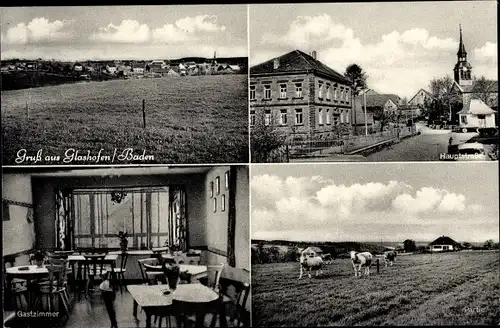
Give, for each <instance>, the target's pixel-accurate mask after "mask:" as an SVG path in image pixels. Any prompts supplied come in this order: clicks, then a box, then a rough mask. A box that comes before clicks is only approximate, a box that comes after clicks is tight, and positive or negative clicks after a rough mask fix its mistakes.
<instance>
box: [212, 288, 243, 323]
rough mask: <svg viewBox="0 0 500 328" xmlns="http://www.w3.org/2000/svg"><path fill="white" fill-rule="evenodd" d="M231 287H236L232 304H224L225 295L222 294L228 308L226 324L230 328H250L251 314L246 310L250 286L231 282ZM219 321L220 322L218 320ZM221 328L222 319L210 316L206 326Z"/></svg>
mask: <svg viewBox="0 0 500 328" xmlns="http://www.w3.org/2000/svg"><path fill="white" fill-rule="evenodd" d="M231 285H232V286H234V287H235V290H236V297H235V298H234V299H231V302H224V298H225V297H224V296H225V294H222V293H221V295H222V298H223V301H222V302H223V304H224V306H225V307H226V309H227V308H229V310H228V311H226V313H227V315H226V324H228V326H229V327H250V313H249V312H248V311H247V310H246V306H247V302H248V296H249V295H250V284H248V283H244V282H239V281H231ZM218 319H219V320H218ZM214 325H215V326H216V327H220V326H221V324H220V318H217V317H215V316H212V315H209V317H208V318H206V320H205V326H207V327H208V326H210V327H213V326H214Z"/></svg>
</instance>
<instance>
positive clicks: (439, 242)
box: [429, 236, 458, 246]
mask: <svg viewBox="0 0 500 328" xmlns="http://www.w3.org/2000/svg"><path fill="white" fill-rule="evenodd" d="M456 244H458V243H457V242H456V241H454V240H453V239H451V238H450V237H448V236H441V237H439V238H437V239H436V240H434V241H433V242H430V243H429V245H430V246H432V245H456Z"/></svg>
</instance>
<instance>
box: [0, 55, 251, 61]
mask: <svg viewBox="0 0 500 328" xmlns="http://www.w3.org/2000/svg"><path fill="white" fill-rule="evenodd" d="M185 58H203V59H213V58H210V57H204V56H194V55H193V56H192V55H190V56H181V57H175V58H174V59H171V58H154V59H151V58H148V59H137V58H136V59H122V58H118V59H117V58H107V59H81V60H57V59H53V58H50V59H44V58H41V57H37V58H16V57H13V58H5V59H4V58H2V59H0V62H1V61H11V60H19V61H36V60H41V61H61V62H86V61H111V60H117V61H153V60H164V61H165V60H168V61H176V60H181V59H185ZM233 58H242V59H244V58H246V59H247V60H248V56H225V57H218V58H216V59H233Z"/></svg>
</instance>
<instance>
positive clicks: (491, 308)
mask: <svg viewBox="0 0 500 328" xmlns="http://www.w3.org/2000/svg"><path fill="white" fill-rule="evenodd" d="M314 274H315V273H313V274H312V278H311V279H309V278H308V277H307V275H305V276H304V277H303V278H302V279H301V280H298V279H297V278H298V276H299V263H298V262H288V263H272V264H256V265H252V295H253V312H252V318H253V319H252V321H253V326H254V327H259V326H260V327H262V326H266V327H272V326H281V327H285V326H290V327H291V326H295V327H297V326H299V327H300V326H302V327H305V326H346V325H347V326H353V325H363V326H367V325H396V326H405V325H498V324H499V322H500V304H499V296H498V295H500V288H499V284H500V282H499V252H498V251H494V252H490V251H485V252H481V251H474V252H457V253H444V254H433V255H432V258H431V255H430V254H418V255H409V256H401V257H396V262H395V264H394V266H392V267H390V266H389V267H387V268H385V267H383V266H381V267H380V273H379V274H377V273H376V266H375V265H374V266H372V268H371V275H370V276H369V277H365V276H363V277H362V278H354V271H353V268H352V265H351V262H350V260H348V259H336V260H334V261H333V263H332V264H330V265H326V266H325V267H324V269H323V275H322V276H320V277H317V278H316V277H315V276H314Z"/></svg>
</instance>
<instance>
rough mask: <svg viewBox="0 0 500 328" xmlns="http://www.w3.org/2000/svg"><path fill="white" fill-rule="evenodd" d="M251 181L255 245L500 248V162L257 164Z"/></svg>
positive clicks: (252, 228) (252, 230)
mask: <svg viewBox="0 0 500 328" xmlns="http://www.w3.org/2000/svg"><path fill="white" fill-rule="evenodd" d="M463 164H465V165H463ZM251 176H252V178H251V204H252V217H251V218H252V219H251V236H252V238H253V239H285V240H294V241H297V240H303V241H333V242H335V241H359V242H363V241H380V240H381V239H382V240H384V241H387V242H402V241H403V240H405V239H407V238H410V239H413V240H416V241H432V240H434V239H435V238H437V237H439V236H441V235H447V236H450V237H451V238H453V239H455V240H456V241H458V242H462V241H469V242H484V241H486V240H487V239H493V240H495V241H498V231H499V220H498V218H499V210H498V208H499V202H498V163H383V164H380V163H377V164H366V163H359V164H358V163H351V164H346V163H342V164H311V165H308V164H300V165H253V166H252V168H251Z"/></svg>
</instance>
